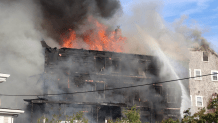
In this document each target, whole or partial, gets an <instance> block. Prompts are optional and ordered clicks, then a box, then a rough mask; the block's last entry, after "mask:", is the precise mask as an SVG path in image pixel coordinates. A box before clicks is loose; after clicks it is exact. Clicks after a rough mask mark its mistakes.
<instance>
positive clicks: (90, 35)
mask: <svg viewBox="0 0 218 123" xmlns="http://www.w3.org/2000/svg"><path fill="white" fill-rule="evenodd" d="M88 22H89V23H90V24H89V26H90V25H91V26H94V28H92V29H87V30H85V32H83V34H82V35H81V34H76V32H75V31H74V30H71V29H69V36H68V37H66V36H65V35H64V34H63V35H62V41H63V42H62V44H61V46H62V47H66V48H77V49H79V48H83V49H86V50H98V51H112V52H124V49H123V46H124V43H125V41H126V38H125V37H122V34H121V30H120V29H119V28H118V29H116V30H115V31H112V32H109V33H108V32H107V31H106V30H108V27H107V26H106V25H104V24H102V23H100V22H98V21H97V20H96V19H95V18H93V17H89V19H88Z"/></svg>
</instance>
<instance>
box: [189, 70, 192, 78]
mask: <svg viewBox="0 0 218 123" xmlns="http://www.w3.org/2000/svg"><path fill="white" fill-rule="evenodd" d="M189 77H192V72H191V69H189Z"/></svg>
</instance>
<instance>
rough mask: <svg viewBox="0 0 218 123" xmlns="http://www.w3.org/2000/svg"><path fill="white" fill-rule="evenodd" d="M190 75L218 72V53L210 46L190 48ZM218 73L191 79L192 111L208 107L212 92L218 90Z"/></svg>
mask: <svg viewBox="0 0 218 123" xmlns="http://www.w3.org/2000/svg"><path fill="white" fill-rule="evenodd" d="M190 55H191V56H190V62H189V75H190V76H191V77H194V76H201V75H206V74H214V73H218V55H217V54H216V53H215V52H214V51H213V50H211V49H210V48H205V47H203V46H202V47H200V48H193V49H190ZM217 76H218V75H211V76H204V77H198V78H192V79H190V80H189V88H190V98H191V105H192V109H191V111H192V113H195V112H197V111H199V108H203V107H207V105H208V101H209V99H210V98H211V97H212V94H214V93H217V92H218V77H217Z"/></svg>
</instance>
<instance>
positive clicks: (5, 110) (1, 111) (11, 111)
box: [0, 108, 24, 115]
mask: <svg viewBox="0 0 218 123" xmlns="http://www.w3.org/2000/svg"><path fill="white" fill-rule="evenodd" d="M22 113H24V111H23V110H20V109H8V108H0V115H18V114H22Z"/></svg>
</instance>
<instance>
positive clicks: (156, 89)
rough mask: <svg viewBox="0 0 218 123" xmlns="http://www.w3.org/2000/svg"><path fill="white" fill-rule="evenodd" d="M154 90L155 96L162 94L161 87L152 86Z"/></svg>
mask: <svg viewBox="0 0 218 123" xmlns="http://www.w3.org/2000/svg"><path fill="white" fill-rule="evenodd" d="M154 89H155V91H156V94H158V95H161V94H162V87H161V86H154Z"/></svg>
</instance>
